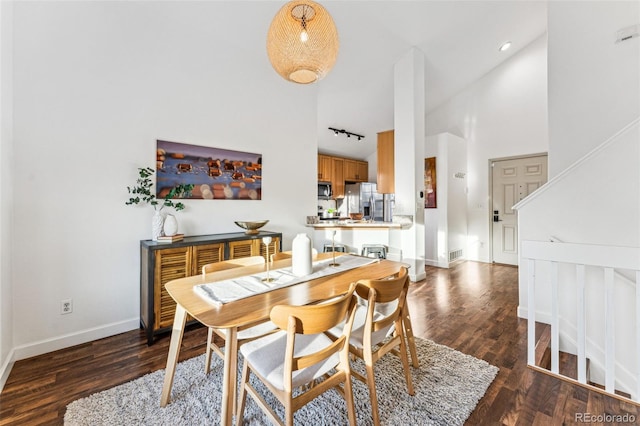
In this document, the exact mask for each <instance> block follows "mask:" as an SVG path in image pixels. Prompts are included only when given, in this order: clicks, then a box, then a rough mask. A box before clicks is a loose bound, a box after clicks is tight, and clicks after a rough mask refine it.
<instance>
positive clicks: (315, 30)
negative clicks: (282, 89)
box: [267, 0, 338, 84]
mask: <svg viewBox="0 0 640 426" xmlns="http://www.w3.org/2000/svg"><path fill="white" fill-rule="evenodd" d="M267 53H268V54H269V60H270V61H271V65H272V66H273V68H274V69H275V70H276V72H277V73H278V74H280V75H281V76H282V77H284V78H285V79H286V80H289V81H293V82H295V83H300V84H308V83H313V82H314V81H316V80H320V79H322V78H323V77H324V76H325V75H327V73H328V72H329V70H331V67H333V64H335V62H336V57H337V56H338V31H337V30H336V26H335V24H334V23H333V19H331V15H329V12H327V10H326V9H325V8H324V7H322V6H320V5H319V4H318V3H316V2H313V1H310V0H294V1H291V2H289V3H287V4H285V5H284V6H282V8H281V9H280V10H279V11H278V13H277V14H276V16H275V17H274V18H273V21H272V22H271V26H270V27H269V33H268V35H267Z"/></svg>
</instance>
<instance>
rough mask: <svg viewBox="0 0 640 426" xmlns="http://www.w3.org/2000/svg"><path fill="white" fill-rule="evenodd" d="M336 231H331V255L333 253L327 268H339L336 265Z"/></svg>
mask: <svg viewBox="0 0 640 426" xmlns="http://www.w3.org/2000/svg"><path fill="white" fill-rule="evenodd" d="M335 240H336V231H333V235H331V253H333V262H332V263H330V264H329V266H333V267H336V266H340V264H339V263H336V241H335Z"/></svg>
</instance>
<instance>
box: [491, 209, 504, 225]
mask: <svg viewBox="0 0 640 426" xmlns="http://www.w3.org/2000/svg"><path fill="white" fill-rule="evenodd" d="M493 221H494V222H502V219H500V212H499V211H498V210H494V211H493Z"/></svg>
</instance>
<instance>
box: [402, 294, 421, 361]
mask: <svg viewBox="0 0 640 426" xmlns="http://www.w3.org/2000/svg"><path fill="white" fill-rule="evenodd" d="M403 310H404V312H403V315H402V325H404V333H405V335H406V336H407V341H408V342H409V351H410V352H411V365H413V366H414V367H415V368H418V367H420V361H419V360H418V351H417V350H416V339H415V338H414V337H413V326H412V325H411V317H410V316H409V307H408V306H406V305H405V307H404V309H403Z"/></svg>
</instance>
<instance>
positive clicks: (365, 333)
mask: <svg viewBox="0 0 640 426" xmlns="http://www.w3.org/2000/svg"><path fill="white" fill-rule="evenodd" d="M408 288H409V275H408V271H407V268H406V267H404V266H403V267H401V268H400V271H399V272H397V273H396V274H394V275H392V276H390V277H386V278H383V279H376V280H359V281H358V282H357V283H356V288H355V293H356V294H357V295H358V296H359V297H360V300H361V301H363V303H359V304H358V306H357V308H356V314H355V320H354V323H353V328H352V331H351V338H350V340H349V351H350V352H351V354H353V355H354V356H356V357H358V358H360V359H362V360H363V361H364V364H365V372H366V373H365V375H362V374H360V373H358V372H357V371H354V370H353V369H352V370H351V374H352V375H353V376H354V377H356V378H357V379H359V380H361V381H363V382H364V383H366V384H367V386H368V387H369V397H370V399H371V412H372V417H373V422H374V424H375V425H379V424H380V415H379V413H378V398H377V393H376V384H375V376H374V364H375V363H376V362H377V361H378V360H379V359H380V358H382V357H383V356H384V355H386V354H387V353H389V352H394V353H396V354H397V355H399V356H400V360H401V361H402V366H403V369H404V376H405V379H406V382H407V392H408V393H409V395H413V394H414V389H413V383H412V381H411V371H410V370H409V357H408V353H407V343H406V340H405V335H404V327H403V318H404V313H405V312H406V307H405V305H406V296H407V290H408ZM330 333H331V334H332V335H334V336H336V337H337V336H338V335H339V333H340V329H339V328H336V329H333V330H331V331H330ZM398 347H399V349H400V350H399V351H397V350H396V348H398Z"/></svg>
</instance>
